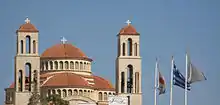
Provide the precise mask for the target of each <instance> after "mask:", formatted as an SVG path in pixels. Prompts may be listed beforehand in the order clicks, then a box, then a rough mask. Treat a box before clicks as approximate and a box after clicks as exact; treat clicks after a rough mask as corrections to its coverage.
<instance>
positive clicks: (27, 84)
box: [25, 63, 32, 91]
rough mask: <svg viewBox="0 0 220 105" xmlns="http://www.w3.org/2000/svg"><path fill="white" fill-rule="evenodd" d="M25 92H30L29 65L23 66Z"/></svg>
mask: <svg viewBox="0 0 220 105" xmlns="http://www.w3.org/2000/svg"><path fill="white" fill-rule="evenodd" d="M25 74H26V76H25V90H28V91H31V83H32V81H31V64H30V63H26V64H25Z"/></svg>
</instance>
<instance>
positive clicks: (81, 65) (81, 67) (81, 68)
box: [80, 62, 83, 70]
mask: <svg viewBox="0 0 220 105" xmlns="http://www.w3.org/2000/svg"><path fill="white" fill-rule="evenodd" d="M80 70H83V63H82V62H80Z"/></svg>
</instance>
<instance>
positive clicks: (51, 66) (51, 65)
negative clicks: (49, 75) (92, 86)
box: [50, 61, 53, 70]
mask: <svg viewBox="0 0 220 105" xmlns="http://www.w3.org/2000/svg"><path fill="white" fill-rule="evenodd" d="M50 69H51V70H53V62H52V61H50Z"/></svg>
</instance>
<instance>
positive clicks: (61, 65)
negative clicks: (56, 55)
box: [60, 61, 63, 70]
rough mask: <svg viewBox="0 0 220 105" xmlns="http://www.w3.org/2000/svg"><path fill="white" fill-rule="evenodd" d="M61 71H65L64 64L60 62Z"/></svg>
mask: <svg viewBox="0 0 220 105" xmlns="http://www.w3.org/2000/svg"><path fill="white" fill-rule="evenodd" d="M60 70H63V62H62V61H60Z"/></svg>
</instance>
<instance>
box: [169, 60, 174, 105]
mask: <svg viewBox="0 0 220 105" xmlns="http://www.w3.org/2000/svg"><path fill="white" fill-rule="evenodd" d="M173 65H174V58H173V56H172V61H171V78H170V105H173Z"/></svg>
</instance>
